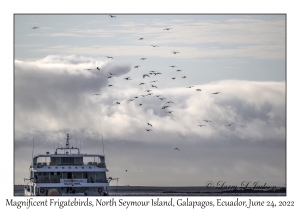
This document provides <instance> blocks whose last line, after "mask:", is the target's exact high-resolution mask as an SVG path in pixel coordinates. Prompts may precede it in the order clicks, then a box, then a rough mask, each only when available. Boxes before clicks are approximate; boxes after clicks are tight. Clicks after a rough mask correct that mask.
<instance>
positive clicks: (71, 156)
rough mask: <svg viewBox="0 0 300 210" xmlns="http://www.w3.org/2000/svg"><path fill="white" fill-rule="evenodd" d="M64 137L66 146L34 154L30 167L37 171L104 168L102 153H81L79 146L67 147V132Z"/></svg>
mask: <svg viewBox="0 0 300 210" xmlns="http://www.w3.org/2000/svg"><path fill="white" fill-rule="evenodd" d="M66 139H67V142H66V147H60V148H57V149H56V150H55V153H54V154H50V153H49V152H46V154H39V155H35V156H34V158H33V160H32V164H31V165H30V168H31V169H32V168H33V170H39V171H44V170H46V171H49V170H53V171H56V170H59V171H65V170H68V169H73V170H74V169H76V171H77V170H78V169H84V170H86V169H106V164H105V157H104V155H99V154H81V153H80V150H79V148H76V147H69V139H70V138H69V134H67V138H66ZM74 151H75V152H74Z"/></svg>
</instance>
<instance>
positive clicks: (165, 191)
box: [14, 185, 286, 197]
mask: <svg viewBox="0 0 300 210" xmlns="http://www.w3.org/2000/svg"><path fill="white" fill-rule="evenodd" d="M23 189H24V187H23V185H15V186H14V196H24V192H23ZM109 196H156V197H158V196H172V197H173V196H286V193H285V192H263V193H262V192H251V193H247V192H243V193H236V192H232V193H230V192H224V191H223V190H221V189H218V188H207V187H146V186H110V191H109Z"/></svg>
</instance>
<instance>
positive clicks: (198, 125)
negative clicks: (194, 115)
mask: <svg viewBox="0 0 300 210" xmlns="http://www.w3.org/2000/svg"><path fill="white" fill-rule="evenodd" d="M197 126H200V127H203V126H205V125H197Z"/></svg>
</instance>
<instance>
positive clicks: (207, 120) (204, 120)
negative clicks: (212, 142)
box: [203, 120, 212, 122]
mask: <svg viewBox="0 0 300 210" xmlns="http://www.w3.org/2000/svg"><path fill="white" fill-rule="evenodd" d="M203 121H205V122H212V121H210V120H203Z"/></svg>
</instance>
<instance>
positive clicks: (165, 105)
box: [32, 15, 234, 172]
mask: <svg viewBox="0 0 300 210" xmlns="http://www.w3.org/2000/svg"><path fill="white" fill-rule="evenodd" d="M109 16H110V17H111V18H116V16H115V15H109ZM32 29H39V27H37V26H35V27H33V28H32ZM171 29H172V28H164V29H163V30H166V31H169V30H171ZM144 39H145V38H144V37H141V38H139V39H138V40H140V41H142V40H144ZM150 46H152V47H159V46H158V45H150ZM172 53H173V54H174V55H176V54H178V53H180V52H178V51H173V52H172ZM105 57H106V58H107V59H114V58H113V57H112V56H105ZM146 59H147V58H144V57H142V58H141V59H140V60H146ZM140 67H141V66H140V65H136V66H134V68H140ZM169 67H171V68H175V67H177V66H175V65H171V66H169ZM84 70H87V71H101V69H100V68H99V67H96V68H94V69H90V68H88V69H84ZM182 71H183V70H181V69H177V70H176V72H182ZM108 73H109V75H108V77H107V79H111V78H113V77H115V76H117V75H115V74H113V73H111V72H108ZM161 74H162V73H161V72H158V71H149V72H148V73H146V74H143V75H142V77H143V79H145V78H146V77H148V78H149V77H151V76H153V75H154V76H156V75H161ZM181 78H183V79H185V78H186V76H181ZM171 79H172V80H175V79H176V77H172V78H171ZM124 80H127V81H129V80H132V78H131V77H125V78H124ZM156 82H159V81H158V80H152V81H150V82H149V83H150V85H151V88H156V89H157V88H158V87H157V86H156V85H154V84H153V83H156ZM139 85H140V86H142V85H146V83H145V82H141V83H139ZM112 86H114V85H112V84H109V85H108V88H109V87H112ZM193 87H194V86H188V87H186V88H193ZM152 91H153V90H151V89H148V90H146V91H145V92H146V93H145V94H142V95H140V96H141V97H148V96H151V95H154V93H153V92H152ZM196 91H202V90H201V89H199V88H197V89H196ZM220 93H221V92H213V93H211V94H213V95H217V94H220ZM100 95H101V93H95V94H93V96H100ZM140 96H135V97H134V98H131V99H128V101H129V102H131V101H134V100H136V99H137V98H139V97H140ZM154 97H157V98H158V99H159V100H162V101H163V100H165V99H166V98H164V97H162V96H161V95H154ZM120 104H121V102H120V101H117V102H115V105H120ZM167 104H174V102H173V101H166V102H165V103H164V105H163V106H162V108H161V109H164V110H167V111H166V113H167V114H171V113H172V112H174V111H170V110H168V108H169V107H171V106H169V105H167ZM142 105H143V104H142V103H139V104H138V106H142ZM203 121H204V122H206V123H211V122H212V121H210V120H203ZM233 124H234V123H229V124H227V125H226V126H228V127H229V126H232V125H233ZM147 126H150V127H151V128H152V127H153V125H152V124H151V123H149V122H147ZM197 126H199V127H204V126H206V125H205V124H199V125H197ZM145 130H146V131H147V132H150V131H153V130H152V129H150V128H146V129H145ZM174 150H177V151H180V150H179V148H177V147H176V148H174ZM126 172H127V170H126Z"/></svg>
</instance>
